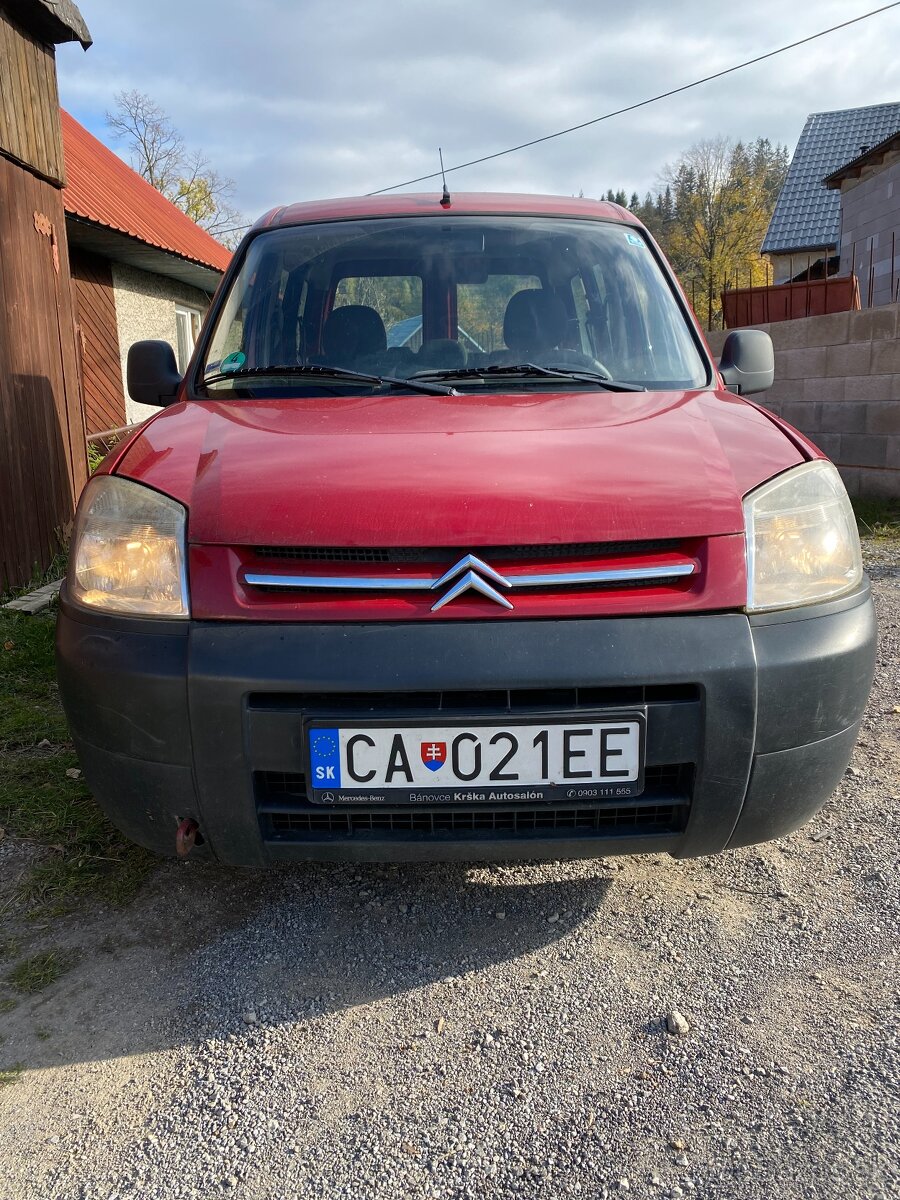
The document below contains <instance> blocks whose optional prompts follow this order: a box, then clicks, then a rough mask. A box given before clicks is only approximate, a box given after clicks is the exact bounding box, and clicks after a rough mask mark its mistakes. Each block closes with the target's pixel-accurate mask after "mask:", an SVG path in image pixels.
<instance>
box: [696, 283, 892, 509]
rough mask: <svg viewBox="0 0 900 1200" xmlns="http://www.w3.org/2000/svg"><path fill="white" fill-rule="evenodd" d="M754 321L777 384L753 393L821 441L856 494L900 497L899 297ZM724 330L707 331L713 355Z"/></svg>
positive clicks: (808, 434)
mask: <svg viewBox="0 0 900 1200" xmlns="http://www.w3.org/2000/svg"><path fill="white" fill-rule="evenodd" d="M756 328H758V329H764V330H765V331H766V333H768V334H769V335H770V336H771V338H772V342H773V344H774V346H775V385H774V387H773V388H772V389H771V391H769V392H766V393H764V394H763V395H760V396H755V397H754V399H755V400H758V401H759V402H760V403H762V404H764V405H765V406H766V407H767V408H770V409H771V410H772V411H773V412H775V413H778V415H779V416H781V417H784V419H785V420H786V421H789V422H790V424H791V425H794V426H795V427H796V428H797V429H799V430H800V432H801V433H804V434H806V436H807V437H808V438H810V439H811V440H812V441H813V442H815V443H816V445H817V446H819V447H821V449H822V450H823V451H824V452H825V453H826V454H827V455H828V456H829V458H831V459H832V460H833V461H834V462H835V463H836V464H837V466H838V467H839V468H840V471H841V475H842V476H843V477H844V482H845V483H846V485H847V490H848V491H849V492H850V494H851V496H869V497H873V498H881V499H897V498H900V304H886V305H884V306H882V307H881V308H869V309H863V310H862V311H860V312H844V313H829V314H828V315H827V316H824V317H805V318H803V319H801V320H797V321H777V322H774V323H772V324H770V325H758V326H756ZM727 336H728V334H727V331H726V332H721V331H718V330H717V331H714V332H712V333H709V334H707V338H708V339H709V343H710V346H711V347H712V350H713V353H714V354H715V355H716V357H718V355H719V354H720V353H721V350H722V345H723V343H724V341H725V338H726V337H727Z"/></svg>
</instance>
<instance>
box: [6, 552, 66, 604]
mask: <svg viewBox="0 0 900 1200" xmlns="http://www.w3.org/2000/svg"><path fill="white" fill-rule="evenodd" d="M68 565H69V551H68V549H67V548H66V547H65V546H63V544H62V540H60V549H59V550H57V551H56V553H55V554H54V555H53V558H52V559H51V560H50V565H49V566H48V567H47V569H46V570H45V571H41V570H40V569H39V568H38V567H37V566H35V568H34V570H33V571H32V573H31V578H30V579H29V580H28V582H27V583H23V584H22V586H21V587H14V588H6V589H4V587H3V585H2V580H0V601H3V600H14V599H15V598H16V597H17V596H24V595H25V593H26V592H33V591H34V590H35V588H39V587H43V586H44V584H45V583H55V582H56V581H57V579H62V577H63V576H64V575H65V573H66V568H67V567H68Z"/></svg>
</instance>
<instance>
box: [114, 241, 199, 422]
mask: <svg viewBox="0 0 900 1200" xmlns="http://www.w3.org/2000/svg"><path fill="white" fill-rule="evenodd" d="M111 266H112V275H113V293H114V295H115V300H116V321H117V323H118V327H119V351H120V353H121V356H122V379H123V380H125V381H126V383H125V414H126V417H127V419H128V422H129V423H132V422H135V421H144V420H146V418H147V417H152V416H153V414H154V413H157V412H159V409H158V408H153V407H152V406H151V405H149V404H137V403H136V402H135V401H134V400H132V399H131V397H130V396H129V395H128V384H127V378H128V376H127V358H128V347H129V346H131V345H132V343H133V342H139V341H141V340H142V339H144V338H160V339H161V340H163V341H166V342H168V343H169V344H170V345H171V346H172V349H173V350H176V352H177V335H176V330H175V308H176V306H182V305H183V306H185V307H187V308H195V309H199V310H200V312H201V313H203V314H204V315H205V313H206V310H207V308H208V307H209V297H208V296H207V295H206V293H205V292H201V291H200V290H199V289H197V288H192V287H189V286H188V285H187V284H183V283H179V282H178V281H177V280H175V279H169V278H168V277H166V276H164V275H153V274H151V272H149V271H139V270H138V269H137V268H135V267H128V266H125V265H124V264H123V263H116V262H114V263H112V264H111Z"/></svg>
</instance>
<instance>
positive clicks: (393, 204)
mask: <svg viewBox="0 0 900 1200" xmlns="http://www.w3.org/2000/svg"><path fill="white" fill-rule="evenodd" d="M442 212H443V213H446V214H447V215H448V216H476V215H477V216H541V217H581V218H582V219H592V220H604V221H621V222H624V223H627V224H629V225H638V226H639V225H640V224H641V222H640V221H639V220H638V219H637V217H636V216H635V215H634V214H633V213H630V212H629V211H628V209H627V208H622V206H621V205H619V204H613V203H611V202H610V201H608V200H588V199H585V198H584V197H581V196H536V195H528V194H526V193H514V192H508V193H507V192H451V198H450V206H449V207H448V208H446V209H445V208H442V206H441V194H440V192H391V193H390V194H388V195H386V196H343V197H340V198H338V199H334V200H310V201H307V202H305V203H303V204H288V205H283V206H282V207H280V208H273V209H271V210H270V211H269V212H267V213H266V214H265V215H264V216H262V217H260V219H259V220H258V221H257V222H256V224H255V225H254V226H253V228H254V229H256V230H258V229H271V228H276V227H279V226H284V225H305V224H310V223H313V222H319V221H347V220H353V219H359V218H366V217H369V218H371V217H421V216H431V215H434V216H440V215H441V213H442Z"/></svg>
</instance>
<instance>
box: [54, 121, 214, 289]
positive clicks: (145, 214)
mask: <svg viewBox="0 0 900 1200" xmlns="http://www.w3.org/2000/svg"><path fill="white" fill-rule="evenodd" d="M60 116H61V118H62V132H63V156H64V158H65V164H66V186H65V188H64V189H63V194H62V195H63V207H64V208H65V210H66V212H67V213H69V214H70V215H71V216H74V217H80V218H82V219H83V220H85V221H91V222H93V223H94V224H96V225H102V226H105V227H106V228H107V229H114V230H116V231H117V232H119V233H124V234H127V235H128V237H132V238H135V239H136V240H137V241H139V242H143V243H144V244H145V245H148V246H154V247H155V248H156V249H158V250H165V251H166V252H167V253H169V254H175V255H177V256H178V257H179V258H184V259H187V260H188V261H189V262H194V263H200V264H201V265H203V266H205V267H210V268H212V269H213V270H214V271H224V270H225V268H226V267H227V266H228V263H229V262H230V261H231V251H230V250H226V249H225V247H224V246H222V245H220V243H219V242H217V241H216V240H215V239H214V238H212V237H210V235H209V234H208V233H207V232H206V230H205V229H201V228H200V226H199V225H196V224H195V223H194V222H193V221H192V220H191V219H190V217H186V216H185V214H184V213H183V212H182V211H181V209H180V208H177V207H176V206H175V205H174V204H172V203H171V201H169V200H167V199H166V198H165V196H163V195H162V194H161V193H160V192H158V191H157V190H156V188H154V187H151V185H150V184H149V183H147V181H146V179H143V178H142V177H141V176H140V175H138V173H137V171H133V170H132V169H131V167H129V166H128V164H127V163H124V162H123V161H122V160H121V158H119V157H118V155H116V154H113V152H112V150H110V149H109V148H108V147H107V146H104V145H103V143H102V142H99V141H98V140H97V139H96V138H95V137H94V136H93V135H92V134H90V133H88V131H87V130H86V129H85V128H84V126H83V125H79V124H78V122H77V121H76V120H75V118H74V117H71V116H70V115H69V114H68V113H67V112H66V111H65V110H64V109H63V110H60Z"/></svg>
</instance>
